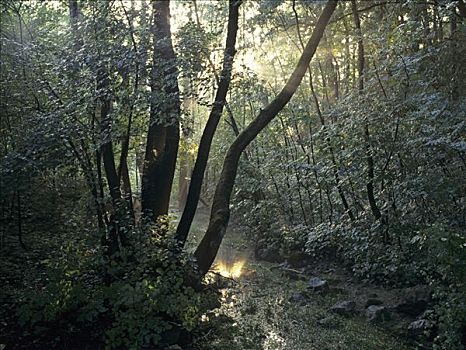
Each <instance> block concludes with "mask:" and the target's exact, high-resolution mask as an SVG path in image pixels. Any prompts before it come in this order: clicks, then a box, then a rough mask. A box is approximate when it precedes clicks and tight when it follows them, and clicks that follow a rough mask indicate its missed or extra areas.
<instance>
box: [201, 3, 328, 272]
mask: <svg viewBox="0 0 466 350" xmlns="http://www.w3.org/2000/svg"><path fill="white" fill-rule="evenodd" d="M336 6H337V1H334V0H330V1H329V2H328V3H327V4H326V6H325V8H324V10H323V12H322V14H321V16H320V17H319V19H318V21H317V23H316V26H315V28H314V31H313V33H312V36H311V38H310V39H309V41H308V43H307V44H306V47H305V48H304V50H303V53H302V55H301V57H300V59H299V62H298V64H297V66H296V68H295V70H294V71H293V73H292V75H291V76H290V78H289V79H288V81H287V83H286V84H285V86H284V87H283V89H282V90H281V92H280V93H279V94H278V95H277V97H275V99H274V100H273V101H272V102H270V104H268V105H267V106H266V107H265V108H264V109H263V110H262V111H261V112H260V113H259V115H258V116H257V117H256V118H255V119H254V120H253V121H252V122H251V123H250V124H249V125H248V126H247V127H246V128H245V129H244V130H243V131H242V132H241V133H240V134H239V135H238V137H237V138H236V139H235V141H234V142H233V143H232V145H231V146H230V147H229V149H228V151H227V154H226V156H225V159H224V161H223V168H222V172H221V175H220V179H219V181H218V183H217V186H216V189H215V194H214V199H213V203H212V209H211V215H210V221H209V226H208V228H207V231H206V233H205V235H204V237H203V239H202V241H201V243H200V244H199V246H198V247H197V249H196V252H195V257H196V260H197V263H198V265H199V269H200V271H201V273H202V274H205V273H207V271H208V270H209V268H210V266H211V265H212V263H213V261H214V259H215V256H216V255H217V251H218V248H219V247H220V243H221V242H222V239H223V236H224V235H225V233H226V229H227V225H228V221H229V218H230V208H229V206H230V199H231V193H232V191H233V186H234V183H235V178H236V173H237V171H238V163H239V159H240V157H241V153H242V152H243V151H244V149H245V148H246V147H247V146H248V145H249V144H250V143H251V141H253V140H254V138H255V137H256V136H257V135H258V134H259V133H260V132H261V131H262V130H263V129H264V128H265V127H266V126H267V124H268V123H269V122H270V121H271V120H272V119H273V118H275V117H276V116H277V114H278V113H279V112H280V111H281V110H282V109H283V107H284V106H285V105H286V104H287V103H288V101H289V100H290V99H291V97H292V96H293V94H294V93H295V92H296V89H297V88H298V86H299V84H300V83H301V80H302V79H303V76H304V74H305V73H306V70H307V67H308V65H309V63H310V61H311V59H312V57H313V56H314V53H315V51H316V49H317V46H318V44H319V42H320V39H321V38H322V35H323V33H324V30H325V27H326V26H327V24H328V22H329V20H330V17H331V16H332V13H333V11H334V10H335V8H336Z"/></svg>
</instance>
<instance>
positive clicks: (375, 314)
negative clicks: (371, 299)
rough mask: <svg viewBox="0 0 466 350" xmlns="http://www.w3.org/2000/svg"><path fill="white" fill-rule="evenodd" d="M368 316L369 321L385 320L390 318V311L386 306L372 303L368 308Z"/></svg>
mask: <svg viewBox="0 0 466 350" xmlns="http://www.w3.org/2000/svg"><path fill="white" fill-rule="evenodd" d="M366 317H367V319H368V321H369V322H383V321H388V320H389V319H390V312H389V311H388V310H387V308H386V307H385V306H379V305H371V306H369V307H368V308H367V309H366Z"/></svg>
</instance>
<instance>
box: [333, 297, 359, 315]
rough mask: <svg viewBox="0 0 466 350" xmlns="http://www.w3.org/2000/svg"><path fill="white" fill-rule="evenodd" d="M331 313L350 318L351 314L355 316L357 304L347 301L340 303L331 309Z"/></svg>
mask: <svg viewBox="0 0 466 350" xmlns="http://www.w3.org/2000/svg"><path fill="white" fill-rule="evenodd" d="M330 311H332V312H334V313H336V314H338V315H342V316H349V315H351V314H354V313H355V311H356V303H355V302H354V301H352V300H345V301H340V302H338V303H336V304H335V305H333V306H332V307H331V308H330Z"/></svg>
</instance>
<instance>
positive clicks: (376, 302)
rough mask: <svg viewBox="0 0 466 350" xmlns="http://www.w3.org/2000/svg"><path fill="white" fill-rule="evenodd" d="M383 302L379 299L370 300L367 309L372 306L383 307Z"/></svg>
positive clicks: (367, 302)
mask: <svg viewBox="0 0 466 350" xmlns="http://www.w3.org/2000/svg"><path fill="white" fill-rule="evenodd" d="M382 304H383V301H382V300H380V299H377V298H369V299H367V301H366V307H369V306H371V305H382Z"/></svg>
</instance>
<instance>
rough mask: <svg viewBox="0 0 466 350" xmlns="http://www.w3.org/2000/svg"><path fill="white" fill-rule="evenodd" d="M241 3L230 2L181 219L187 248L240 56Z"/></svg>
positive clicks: (180, 228)
mask: <svg viewBox="0 0 466 350" xmlns="http://www.w3.org/2000/svg"><path fill="white" fill-rule="evenodd" d="M240 5H241V1H238V0H230V2H229V12H228V29H227V38H226V44H225V52H224V56H223V68H222V74H221V76H220V81H219V82H218V88H217V93H216V95H215V100H214V105H213V107H212V110H211V112H210V115H209V119H208V120H207V124H206V126H205V129H204V132H203V134H202V137H201V142H200V144H199V150H198V153H197V158H196V163H195V164H194V169H193V172H192V175H191V183H190V185H189V192H188V198H187V200H186V205H185V208H184V211H183V215H182V216H181V219H180V222H179V224H178V228H177V230H176V239H177V240H178V241H179V242H180V243H181V244H182V245H183V244H184V242H185V241H186V238H187V237H188V233H189V229H190V227H191V223H192V222H193V219H194V215H195V214H196V208H197V205H198V202H199V196H200V193H201V188H202V181H203V179H204V172H205V169H206V167H207V160H208V158H209V152H210V147H211V145H212V139H213V137H214V134H215V131H216V130H217V126H218V123H219V121H220V117H221V116H222V112H223V107H224V105H225V102H226V96H227V92H228V88H229V86H230V80H231V71H232V68H233V58H234V56H235V53H236V49H235V44H236V35H237V32H238V16H239V7H240Z"/></svg>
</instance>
